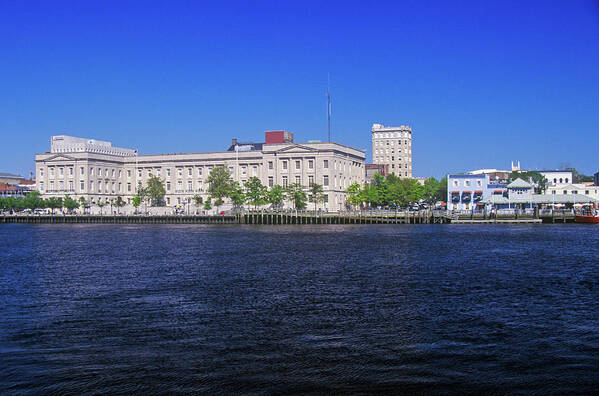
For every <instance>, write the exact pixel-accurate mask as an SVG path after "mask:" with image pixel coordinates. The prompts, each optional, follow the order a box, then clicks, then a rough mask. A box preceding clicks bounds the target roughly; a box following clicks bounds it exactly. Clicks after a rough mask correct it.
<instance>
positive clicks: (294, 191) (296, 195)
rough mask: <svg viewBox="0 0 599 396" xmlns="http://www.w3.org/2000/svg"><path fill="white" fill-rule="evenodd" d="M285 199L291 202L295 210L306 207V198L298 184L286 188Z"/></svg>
mask: <svg viewBox="0 0 599 396" xmlns="http://www.w3.org/2000/svg"><path fill="white" fill-rule="evenodd" d="M287 197H288V198H289V200H290V201H291V202H293V206H294V207H295V209H303V208H305V207H306V201H307V199H308V197H307V196H306V193H305V192H304V190H302V186H301V185H300V184H299V183H293V184H292V185H290V186H289V187H288V188H287Z"/></svg>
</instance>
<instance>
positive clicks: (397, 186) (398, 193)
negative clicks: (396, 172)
mask: <svg viewBox="0 0 599 396" xmlns="http://www.w3.org/2000/svg"><path fill="white" fill-rule="evenodd" d="M406 199H407V194H406V190H405V185H404V183H401V182H397V183H392V184H390V185H389V190H388V193H387V200H388V202H389V205H392V206H394V207H395V210H396V211H397V209H398V208H401V207H402V206H405V205H407V200H406Z"/></svg>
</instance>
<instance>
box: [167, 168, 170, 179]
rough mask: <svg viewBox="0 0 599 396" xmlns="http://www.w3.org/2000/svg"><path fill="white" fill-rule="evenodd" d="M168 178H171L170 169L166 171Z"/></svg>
mask: <svg viewBox="0 0 599 396" xmlns="http://www.w3.org/2000/svg"><path fill="white" fill-rule="evenodd" d="M166 176H167V177H171V170H170V168H167V169H166Z"/></svg>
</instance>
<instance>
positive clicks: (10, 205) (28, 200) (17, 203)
mask: <svg viewBox="0 0 599 396" xmlns="http://www.w3.org/2000/svg"><path fill="white" fill-rule="evenodd" d="M125 204H126V202H125V201H124V200H123V198H122V197H120V196H119V197H116V198H113V199H111V200H109V201H103V202H97V203H95V205H96V206H98V207H99V208H100V212H101V211H102V208H103V207H104V206H114V207H116V208H118V209H119V210H120V208H121V207H123V206H125ZM91 205H92V203H91V202H89V201H87V200H86V199H85V198H84V197H80V198H79V199H77V200H75V199H73V198H71V197H70V196H68V195H65V196H64V197H50V198H42V197H41V195H40V193H39V191H32V192H30V193H28V194H27V195H25V196H24V197H16V196H8V197H1V198H0V210H2V211H13V212H15V211H22V210H25V209H29V210H32V211H34V210H37V209H50V210H51V213H54V212H55V210H56V209H66V211H67V212H68V213H72V212H73V211H74V210H75V209H78V208H81V211H82V212H85V211H86V210H87V209H89V208H90V207H91Z"/></svg>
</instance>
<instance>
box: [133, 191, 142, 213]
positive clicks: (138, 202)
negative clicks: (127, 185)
mask: <svg viewBox="0 0 599 396" xmlns="http://www.w3.org/2000/svg"><path fill="white" fill-rule="evenodd" d="M141 201H142V197H141V195H140V194H139V192H138V193H137V194H135V196H134V197H133V199H132V200H131V204H132V205H133V207H134V208H135V212H137V208H138V207H139V205H141Z"/></svg>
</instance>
